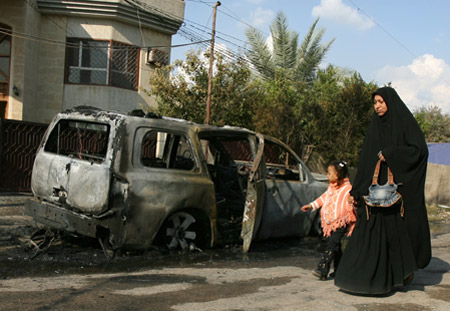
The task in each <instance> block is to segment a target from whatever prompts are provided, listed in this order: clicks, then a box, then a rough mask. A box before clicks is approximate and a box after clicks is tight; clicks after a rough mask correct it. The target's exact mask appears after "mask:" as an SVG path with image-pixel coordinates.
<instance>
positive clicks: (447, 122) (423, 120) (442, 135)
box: [413, 107, 450, 143]
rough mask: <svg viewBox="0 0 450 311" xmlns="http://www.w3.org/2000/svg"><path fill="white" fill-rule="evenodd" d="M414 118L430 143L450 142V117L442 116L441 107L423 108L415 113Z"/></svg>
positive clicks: (447, 115)
mask: <svg viewBox="0 0 450 311" xmlns="http://www.w3.org/2000/svg"><path fill="white" fill-rule="evenodd" d="M413 114H414V117H415V118H416V120H417V123H419V126H420V128H421V129H422V132H423V134H424V136H425V140H426V141H427V142H429V143H448V142H450V115H449V114H446V115H445V114H442V111H441V109H440V108H439V107H429V108H427V107H421V108H419V109H418V110H416V111H414V113H413Z"/></svg>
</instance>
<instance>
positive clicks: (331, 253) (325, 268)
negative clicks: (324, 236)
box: [313, 227, 347, 280]
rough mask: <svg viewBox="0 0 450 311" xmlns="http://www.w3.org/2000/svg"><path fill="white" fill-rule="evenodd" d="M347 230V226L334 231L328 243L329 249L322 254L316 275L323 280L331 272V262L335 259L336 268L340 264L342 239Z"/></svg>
mask: <svg viewBox="0 0 450 311" xmlns="http://www.w3.org/2000/svg"><path fill="white" fill-rule="evenodd" d="M346 231H347V228H346V227H342V228H339V229H337V230H336V231H333V232H332V233H331V236H330V238H329V240H328V243H327V249H326V250H325V252H324V253H323V254H322V258H321V259H320V262H319V265H318V267H317V270H315V271H314V273H313V274H314V275H316V276H317V277H319V278H320V279H321V280H326V279H327V277H328V273H329V272H330V264H331V262H332V261H333V260H334V266H335V270H336V269H337V265H338V264H339V260H340V257H341V255H342V253H341V240H342V238H343V237H344V235H345V233H346Z"/></svg>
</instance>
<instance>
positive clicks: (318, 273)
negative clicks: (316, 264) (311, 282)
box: [312, 269, 327, 281]
mask: <svg viewBox="0 0 450 311" xmlns="http://www.w3.org/2000/svg"><path fill="white" fill-rule="evenodd" d="M312 274H313V275H314V276H316V277H318V278H319V279H320V280H321V281H326V279H327V276H326V275H323V274H322V273H320V271H319V270H318V269H316V270H314V271H313V272H312Z"/></svg>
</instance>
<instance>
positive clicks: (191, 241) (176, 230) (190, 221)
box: [162, 212, 207, 250]
mask: <svg viewBox="0 0 450 311" xmlns="http://www.w3.org/2000/svg"><path fill="white" fill-rule="evenodd" d="M162 234H163V238H164V243H165V245H166V246H167V248H169V249H182V250H200V248H203V247H205V246H206V241H207V233H206V232H205V226H204V224H203V223H202V221H201V219H200V217H195V216H194V215H193V214H191V213H188V212H176V213H174V214H173V215H172V216H170V217H169V218H168V219H167V221H166V222H165V225H164V227H163V231H162Z"/></svg>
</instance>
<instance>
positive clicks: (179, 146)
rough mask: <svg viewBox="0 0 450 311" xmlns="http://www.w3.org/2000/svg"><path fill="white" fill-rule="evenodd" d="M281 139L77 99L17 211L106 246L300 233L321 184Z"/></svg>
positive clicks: (41, 153)
mask: <svg viewBox="0 0 450 311" xmlns="http://www.w3.org/2000/svg"><path fill="white" fill-rule="evenodd" d="M325 189H326V185H325V184H324V183H322V182H319V181H317V180H316V179H314V177H313V176H312V174H311V173H310V171H309V170H308V169H307V167H306V166H305V164H304V163H303V162H302V161H301V160H300V159H299V157H298V156H297V155H296V154H295V153H294V152H293V151H292V150H291V149H290V148H289V147H288V146H287V145H285V144H284V143H282V142H280V141H278V140H277V139H274V138H270V137H267V136H264V135H261V134H258V133H255V132H252V131H250V130H247V129H243V128H237V127H215V126H209V125H200V124H195V123H191V122H188V121H185V120H178V119H172V118H166V117H154V116H153V117H144V116H133V115H126V114H121V113H116V112H109V111H103V110H99V109H96V108H92V107H78V108H75V109H73V110H69V111H66V112H63V113H60V114H58V115H57V116H56V117H55V118H54V120H53V121H52V122H51V124H50V125H49V128H48V130H47V132H46V134H45V136H44V138H43V141H42V144H41V146H40V148H39V150H38V152H37V155H36V159H35V162H34V167H33V173H32V191H33V197H32V198H31V199H30V200H28V201H27V202H26V204H25V213H26V214H27V215H30V216H32V217H33V218H34V220H35V221H36V222H37V223H38V224H41V225H44V226H45V227H47V228H50V229H54V230H63V231H67V232H70V233H74V234H78V235H82V236H87V237H92V238H98V239H99V240H100V242H102V245H108V246H109V247H110V249H112V250H118V249H137V250H143V249H147V248H149V247H150V245H151V244H152V243H154V242H156V241H157V240H158V241H161V242H164V243H165V244H166V245H167V246H168V247H169V248H182V249H187V248H192V247H211V246H214V245H219V244H224V243H231V242H237V241H239V240H240V239H242V241H243V249H244V251H247V250H248V249H249V247H250V244H251V242H252V241H253V240H257V239H267V238H279V237H287V236H297V237H301V236H306V235H308V234H309V233H310V231H311V230H312V227H313V225H314V222H315V221H316V220H317V218H318V217H317V215H316V213H303V212H301V211H300V206H302V205H303V204H306V203H308V202H310V201H312V200H313V199H315V198H316V197H317V196H319V195H320V194H321V193H323V191H325Z"/></svg>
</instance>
